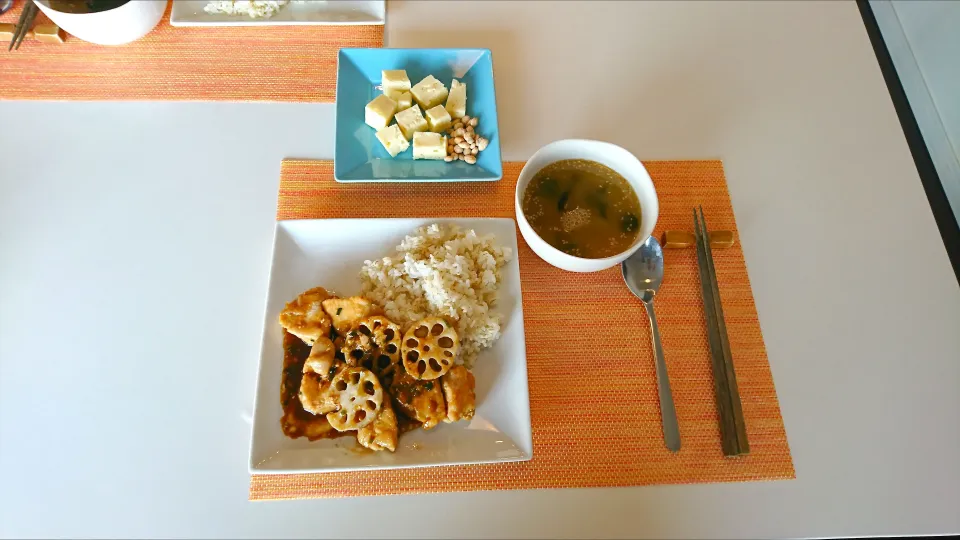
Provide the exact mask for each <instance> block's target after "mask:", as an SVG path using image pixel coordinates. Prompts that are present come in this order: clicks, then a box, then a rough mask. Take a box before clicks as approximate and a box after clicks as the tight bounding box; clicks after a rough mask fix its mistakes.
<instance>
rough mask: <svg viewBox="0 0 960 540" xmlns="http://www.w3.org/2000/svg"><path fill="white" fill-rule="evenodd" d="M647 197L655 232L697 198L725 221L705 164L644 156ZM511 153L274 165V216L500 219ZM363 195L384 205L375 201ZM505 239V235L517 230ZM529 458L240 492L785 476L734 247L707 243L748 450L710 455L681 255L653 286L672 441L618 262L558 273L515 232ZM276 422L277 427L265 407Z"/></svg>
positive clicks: (723, 196)
mask: <svg viewBox="0 0 960 540" xmlns="http://www.w3.org/2000/svg"><path fill="white" fill-rule="evenodd" d="M644 164H645V165H646V167H647V169H648V170H649V172H650V175H651V176H652V177H653V180H654V183H655V184H656V188H657V194H658V196H659V198H660V212H661V213H660V220H659V222H658V223H657V229H656V234H658V235H659V234H660V233H661V232H662V231H663V230H665V229H672V230H690V231H692V230H693V215H692V213H691V209H692V208H693V207H694V206H695V205H698V204H702V205H703V208H704V212H705V213H706V216H707V220H708V222H709V224H710V227H711V229H713V230H721V229H727V230H733V231H736V223H735V221H734V217H733V210H732V208H731V206H730V198H729V196H728V194H727V186H726V181H725V180H724V176H723V165H722V164H721V162H719V161H648V162H645V163H644ZM522 166H523V164H522V163H504V170H503V180H501V181H499V182H490V183H483V182H479V183H449V184H338V183H335V182H334V180H333V165H332V164H331V163H330V162H320V161H300V160H288V161H284V163H283V166H282V169H281V173H280V196H279V204H278V208H277V219H278V220H283V219H301V218H332V217H480V216H487V217H514V206H513V204H514V203H513V193H514V188H515V186H516V180H517V176H518V175H519V174H520V169H521V167H522ZM371 201H390V202H389V206H384V205H381V204H376V203H373V204H372V203H371ZM518 235H519V233H518ZM518 256H519V258H520V275H521V281H522V288H523V315H524V328H525V331H526V341H527V367H528V374H529V383H530V409H531V410H530V412H531V420H532V422H533V446H534V451H533V460H531V461H529V462H524V463H504V464H496V465H468V466H459V467H433V468H424V469H404V470H394V471H365V472H351V473H330V474H302V475H280V476H277V475H254V476H253V477H252V478H251V481H250V498H251V499H279V498H304V497H349V496H361V495H386V494H396V493H422V492H442V491H470V490H490V489H529V488H565V487H601V486H604V487H605V486H636V485H645V484H688V483H701V482H736V481H747V480H774V479H787V478H793V477H794V470H793V461H792V459H791V457H790V449H789V447H788V445H787V437H786V432H785V431H784V427H783V419H782V418H781V416H780V407H779V405H778V403H777V394H776V390H775V389H774V386H773V379H772V377H771V374H770V366H769V364H768V363H767V355H766V351H765V349H764V346H763V337H762V336H761V335H760V325H759V323H758V321H757V312H756V308H755V307H754V303H753V294H752V292H751V290H750V281H749V279H748V277H747V270H746V266H745V265H744V262H743V253H742V252H741V250H740V247H739V243H737V244H736V245H735V246H734V247H733V248H729V249H718V250H715V251H714V257H715V261H716V267H717V275H718V279H719V282H720V291H721V296H722V297H723V309H724V314H725V316H726V322H727V331H728V333H729V337H730V347H731V350H732V352H733V357H734V363H735V366H736V372H737V382H738V383H739V386H740V393H741V398H742V400H743V413H744V416H745V418H746V424H747V434H748V437H749V440H750V450H751V452H750V454H749V455H747V456H744V457H739V458H725V457H724V456H723V454H722V452H721V449H720V431H719V426H718V423H717V411H716V406H715V404H714V394H713V375H712V372H711V369H710V359H709V348H708V345H707V336H706V329H705V321H704V315H703V306H702V303H701V298H700V284H699V276H698V274H697V263H696V253H695V251H694V250H693V249H679V250H666V252H665V257H666V261H665V265H666V270H667V272H666V276H665V281H664V284H663V288H662V289H661V290H660V292H659V293H658V295H657V304H656V309H657V317H658V322H659V323H660V331H661V332H662V340H663V347H664V351H665V356H666V362H667V369H668V372H669V375H670V383H671V385H672V388H673V397H674V400H675V401H676V406H677V416H678V418H679V422H680V434H681V437H682V441H683V447H682V449H681V450H680V452H679V453H678V454H671V453H670V452H669V451H667V449H666V448H665V447H664V445H663V436H662V434H661V429H660V411H659V405H658V401H657V388H656V376H655V372H654V362H653V356H652V354H653V353H652V352H651V345H650V337H649V326H648V323H647V320H646V315H645V314H644V311H643V307H642V305H641V304H640V302H639V301H638V300H636V299H635V298H634V297H633V296H631V294H630V293H629V292H628V291H627V288H626V286H625V285H624V284H623V278H622V277H621V276H620V269H619V268H612V269H609V270H605V271H603V272H598V273H594V274H575V273H571V272H564V271H562V270H558V269H556V268H554V267H552V266H550V265H548V264H547V263H545V262H543V261H542V260H541V259H540V258H538V257H537V256H536V255H535V254H534V253H533V251H531V250H530V248H529V247H527V245H526V243H525V242H523V240H522V238H521V239H520V241H519V253H518ZM277 429H280V426H279V419H278V424H277Z"/></svg>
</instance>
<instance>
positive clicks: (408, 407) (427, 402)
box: [391, 370, 447, 429]
mask: <svg viewBox="0 0 960 540" xmlns="http://www.w3.org/2000/svg"><path fill="white" fill-rule="evenodd" d="M391 389H392V390H393V398H394V403H395V404H396V405H397V407H399V408H400V410H401V411H403V412H404V413H405V414H406V415H407V416H409V417H410V418H413V419H414V420H416V421H418V422H422V423H423V429H432V428H433V427H435V426H436V425H437V424H439V423H440V422H441V421H443V419H444V418H446V416H447V409H446V406H445V405H444V402H443V392H442V391H441V390H440V384H438V381H418V380H417V379H414V378H413V377H411V376H410V375H409V374H408V373H407V372H406V371H404V370H397V373H396V374H395V375H394V378H393V384H392V385H391Z"/></svg>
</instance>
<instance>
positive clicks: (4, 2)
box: [0, 0, 13, 15]
mask: <svg viewBox="0 0 960 540" xmlns="http://www.w3.org/2000/svg"><path fill="white" fill-rule="evenodd" d="M12 7H13V0H0V15H3V14H4V13H6V12H8V11H10V8H12Z"/></svg>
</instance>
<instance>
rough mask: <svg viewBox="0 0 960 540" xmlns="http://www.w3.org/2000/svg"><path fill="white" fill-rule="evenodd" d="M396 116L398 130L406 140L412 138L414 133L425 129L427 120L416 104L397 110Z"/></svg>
mask: <svg viewBox="0 0 960 540" xmlns="http://www.w3.org/2000/svg"><path fill="white" fill-rule="evenodd" d="M396 118H397V126H399V127H400V132H401V133H403V136H404V137H406V139H407V140H408V141H409V140H410V139H412V138H413V134H414V133H416V132H418V131H426V130H427V120H426V119H425V118H424V117H423V113H421V112H420V107H417V106H416V105H414V106H413V107H410V108H409V109H404V110H402V111H400V112H398V113H397V116H396Z"/></svg>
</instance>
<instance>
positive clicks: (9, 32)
mask: <svg viewBox="0 0 960 540" xmlns="http://www.w3.org/2000/svg"><path fill="white" fill-rule="evenodd" d="M16 29H17V25H16V24H14V23H0V41H10V40H11V39H13V32H14V31H15V30H16ZM66 37H67V34H66V32H64V31H63V30H61V29H60V27H59V26H57V25H55V24H38V25H36V26H34V27H33V30H27V33H26V35H25V36H23V39H36V40H37V41H41V42H43V43H63V41H64V39H66Z"/></svg>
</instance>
